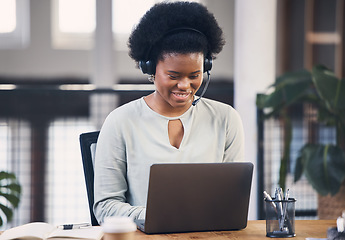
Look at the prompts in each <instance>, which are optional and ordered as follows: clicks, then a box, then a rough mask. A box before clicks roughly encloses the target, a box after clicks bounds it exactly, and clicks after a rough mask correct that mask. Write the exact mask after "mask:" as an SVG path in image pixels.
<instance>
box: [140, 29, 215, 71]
mask: <svg viewBox="0 0 345 240" xmlns="http://www.w3.org/2000/svg"><path fill="white" fill-rule="evenodd" d="M181 31H192V32H196V33H199V34H200V35H202V36H204V37H205V38H206V39H207V37H206V36H205V34H203V33H202V32H200V31H199V30H197V29H195V28H189V27H179V28H173V29H171V30H169V31H167V32H165V33H164V34H163V35H162V36H161V37H159V38H158V39H157V40H156V41H155V42H154V43H153V44H151V45H150V47H149V48H148V51H147V54H146V59H148V60H141V61H139V68H140V69H141V71H142V72H143V73H144V74H149V75H152V74H155V73H156V64H155V63H154V62H153V61H152V60H149V58H150V53H151V49H152V47H153V46H154V45H155V44H156V43H157V42H159V41H160V40H161V39H163V38H165V37H166V36H169V35H172V34H173V33H176V32H181ZM211 69H212V57H211V56H210V55H209V54H207V55H206V56H205V59H204V72H209V71H210V70H211Z"/></svg>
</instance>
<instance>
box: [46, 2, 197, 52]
mask: <svg viewBox="0 0 345 240" xmlns="http://www.w3.org/2000/svg"><path fill="white" fill-rule="evenodd" d="M160 1H161V0H145V1H143V0H127V1H122V0H113V4H112V8H113V9H112V23H113V33H114V39H115V46H116V49H118V50H124V49H127V46H126V42H127V39H128V36H129V34H130V32H131V31H132V29H133V27H134V26H135V24H136V23H137V22H138V21H139V19H140V18H141V16H142V15H143V14H144V13H145V12H146V11H147V10H148V9H149V8H150V7H151V6H152V5H153V4H155V3H157V2H160ZM194 1H195V0H194ZM198 2H199V1H198ZM81 6H82V7H81ZM133 6H135V7H133ZM95 9H96V0H72V1H71V0H54V1H53V4H52V17H53V19H52V24H53V27H52V30H53V32H52V35H53V38H52V39H53V47H54V48H62V49H90V48H91V47H92V43H93V42H92V40H93V39H92V34H93V32H94V30H95V26H96V11H95ZM128 13H130V14H128Z"/></svg>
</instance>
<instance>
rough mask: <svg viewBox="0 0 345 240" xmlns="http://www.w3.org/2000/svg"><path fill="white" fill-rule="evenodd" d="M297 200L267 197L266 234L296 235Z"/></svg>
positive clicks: (278, 235) (279, 236)
mask: <svg viewBox="0 0 345 240" xmlns="http://www.w3.org/2000/svg"><path fill="white" fill-rule="evenodd" d="M295 202H296V200H295V199H294V198H289V199H288V200H277V199H272V200H268V199H265V212H266V236H267V237H277V238H284V237H294V236H296V234H295Z"/></svg>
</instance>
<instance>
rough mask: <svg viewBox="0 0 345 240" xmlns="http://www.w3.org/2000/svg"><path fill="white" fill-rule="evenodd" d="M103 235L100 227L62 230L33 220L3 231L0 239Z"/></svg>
mask: <svg viewBox="0 0 345 240" xmlns="http://www.w3.org/2000/svg"><path fill="white" fill-rule="evenodd" d="M102 236H103V233H102V229H101V227H99V226H97V227H89V228H81V229H71V230H63V229H61V228H58V227H56V226H53V225H50V224H48V223H43V222H33V223H28V224H24V225H21V226H18V227H14V228H11V229H8V230H6V231H4V232H3V233H2V234H1V235H0V240H11V239H30V240H34V239H35V240H36V239H37V240H45V239H54V240H57V239H83V240H100V239H101V238H102Z"/></svg>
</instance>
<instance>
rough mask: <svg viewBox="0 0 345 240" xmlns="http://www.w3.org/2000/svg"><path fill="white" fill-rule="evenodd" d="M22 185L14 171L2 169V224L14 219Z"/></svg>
mask: <svg viewBox="0 0 345 240" xmlns="http://www.w3.org/2000/svg"><path fill="white" fill-rule="evenodd" d="M20 194H21V186H20V184H19V183H18V181H17V179H16V176H15V175H14V174H13V173H9V172H5V171H0V226H2V225H3V224H4V222H5V221H4V220H5V219H4V217H6V222H9V221H11V220H12V217H13V210H14V209H15V208H17V207H18V204H19V201H20Z"/></svg>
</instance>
